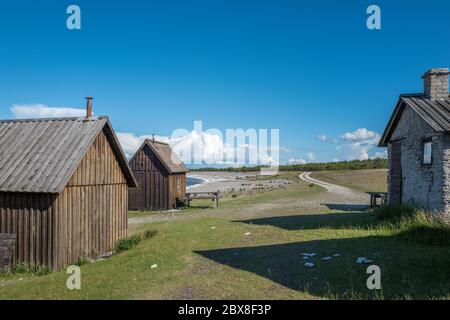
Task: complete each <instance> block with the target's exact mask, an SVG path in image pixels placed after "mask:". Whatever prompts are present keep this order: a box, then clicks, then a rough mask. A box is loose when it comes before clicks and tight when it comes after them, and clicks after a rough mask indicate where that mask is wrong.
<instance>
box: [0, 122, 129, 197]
mask: <svg viewBox="0 0 450 320" xmlns="http://www.w3.org/2000/svg"><path fill="white" fill-rule="evenodd" d="M101 130H104V132H105V134H106V135H107V137H108V140H109V141H110V143H111V146H112V148H113V150H114V153H115V154H116V157H117V160H118V162H119V164H120V165H121V167H122V170H123V172H124V174H125V176H126V178H127V181H128V184H129V186H131V187H134V186H136V181H135V179H134V176H133V174H132V172H131V169H130V168H129V166H128V162H127V161H126V158H125V156H124V155H123V152H122V149H121V147H120V144H119V142H118V140H117V137H116V136H115V134H114V131H113V129H112V127H111V125H110V123H109V121H108V118H107V117H98V118H97V117H95V118H89V119H86V118H53V119H29V120H0V191H4V192H33V193H34V192H36V193H60V192H62V191H63V190H64V188H65V186H66V185H67V183H68V182H69V180H70V178H71V177H72V175H73V174H74V173H75V170H76V169H77V167H78V165H79V163H80V162H81V160H82V159H83V157H84V156H85V154H86V153H87V151H88V150H89V147H90V146H91V144H92V143H93V142H94V140H95V138H96V137H97V135H98V134H99V133H100V131H101Z"/></svg>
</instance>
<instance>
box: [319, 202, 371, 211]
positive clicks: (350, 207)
mask: <svg viewBox="0 0 450 320" xmlns="http://www.w3.org/2000/svg"><path fill="white" fill-rule="evenodd" d="M322 205H323V206H326V207H328V209H330V210H336V211H350V212H355V211H366V210H367V209H369V208H370V206H369V205H363V204H340V203H323V204H322Z"/></svg>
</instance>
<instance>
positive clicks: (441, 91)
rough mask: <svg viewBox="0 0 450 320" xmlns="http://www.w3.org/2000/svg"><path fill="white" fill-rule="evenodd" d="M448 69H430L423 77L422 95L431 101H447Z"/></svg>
mask: <svg viewBox="0 0 450 320" xmlns="http://www.w3.org/2000/svg"><path fill="white" fill-rule="evenodd" d="M449 74H450V72H449V70H448V68H439V69H431V70H429V71H427V72H425V74H424V75H423V77H422V79H423V81H424V94H425V96H426V97H427V98H430V99H433V100H443V99H449V93H448V75H449Z"/></svg>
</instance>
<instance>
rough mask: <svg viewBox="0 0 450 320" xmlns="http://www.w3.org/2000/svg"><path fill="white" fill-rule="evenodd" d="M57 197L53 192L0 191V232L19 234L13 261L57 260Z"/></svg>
mask: <svg viewBox="0 0 450 320" xmlns="http://www.w3.org/2000/svg"><path fill="white" fill-rule="evenodd" d="M55 198H56V196H55V195H51V194H33V193H11V192H0V233H12V234H16V236H17V242H16V252H15V255H14V259H13V264H14V263H17V262H24V263H27V264H31V265H47V266H51V265H52V264H53V260H54V257H53V250H54V247H53V246H54V241H53V235H54V230H55V228H56V225H55V219H54V217H55V212H54V210H53V207H52V203H53V201H54V200H55Z"/></svg>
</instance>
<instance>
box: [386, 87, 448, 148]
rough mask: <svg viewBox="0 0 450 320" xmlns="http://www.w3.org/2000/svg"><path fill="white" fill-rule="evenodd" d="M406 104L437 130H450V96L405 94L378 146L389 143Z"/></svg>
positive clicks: (401, 97)
mask: <svg viewBox="0 0 450 320" xmlns="http://www.w3.org/2000/svg"><path fill="white" fill-rule="evenodd" d="M406 106H409V107H410V108H411V109H413V110H414V111H415V112H416V113H417V114H418V115H419V116H420V117H421V118H422V119H423V120H424V121H425V122H426V123H428V124H429V125H430V126H431V127H432V128H433V129H434V130H435V131H437V132H450V98H449V99H447V100H432V99H429V98H427V97H426V96H424V95H423V94H405V95H401V96H400V98H399V100H398V103H397V106H396V107H395V110H394V112H393V114H392V116H391V118H390V120H389V123H388V125H387V127H386V129H385V130H384V133H383V136H382V137H381V140H380V143H379V144H378V146H380V147H386V146H387V145H388V143H389V139H390V137H391V135H392V133H393V132H394V130H395V127H396V125H397V123H398V121H399V120H400V117H401V115H402V113H403V111H404V110H405V107H406Z"/></svg>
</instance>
